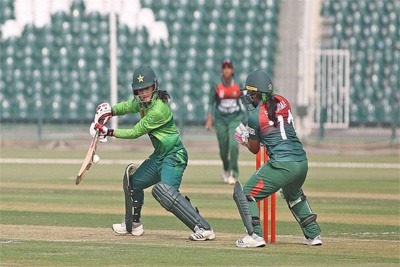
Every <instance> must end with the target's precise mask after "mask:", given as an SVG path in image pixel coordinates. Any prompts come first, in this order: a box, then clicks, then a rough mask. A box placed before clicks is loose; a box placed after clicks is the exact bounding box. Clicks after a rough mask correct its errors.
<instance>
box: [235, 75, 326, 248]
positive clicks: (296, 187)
mask: <svg viewBox="0 0 400 267" xmlns="http://www.w3.org/2000/svg"><path fill="white" fill-rule="evenodd" d="M243 93H244V95H243V97H242V100H243V103H244V104H245V105H247V108H248V110H249V111H251V113H250V115H249V120H248V126H247V127H245V126H244V125H240V126H238V127H237V129H236V133H235V139H236V140H237V141H238V143H240V144H242V145H244V146H246V147H247V148H248V149H249V150H250V152H252V153H254V154H257V152H258V151H259V149H260V144H262V145H264V146H266V147H267V148H268V156H269V160H268V162H267V163H265V164H264V165H263V166H261V168H260V169H259V170H258V171H256V172H255V173H254V174H253V175H252V176H251V177H250V179H249V180H248V181H247V182H246V184H245V185H244V187H243V188H242V185H241V184H240V183H239V182H236V184H235V188H234V193H233V198H234V200H235V202H236V205H237V207H238V209H239V213H240V216H241V218H242V220H243V223H244V225H245V227H246V230H247V235H246V236H245V237H244V238H243V239H239V240H237V241H236V246H238V247H262V246H265V241H264V238H263V232H262V229H261V226H260V219H259V213H258V208H257V204H256V202H258V201H261V200H263V199H264V198H266V197H268V196H269V195H271V194H272V193H274V192H277V191H278V190H279V189H282V190H281V195H282V197H283V198H284V199H285V200H286V203H287V204H288V207H289V209H290V211H291V212H292V214H293V216H294V217H295V218H296V220H297V222H298V223H299V224H300V227H301V229H302V231H303V234H304V240H303V244H305V245H310V246H317V245H321V244H322V241H321V237H320V234H321V230H320V228H319V226H318V224H317V222H316V219H317V215H316V214H314V213H313V211H312V210H311V207H310V205H309V203H308V201H307V198H306V196H305V195H304V193H303V190H302V186H303V183H304V181H305V179H306V176H307V171H308V162H307V157H306V153H305V151H304V150H303V146H302V144H301V142H300V140H299V139H298V138H297V136H296V132H295V129H294V125H293V116H292V113H291V111H290V104H289V102H288V101H287V100H286V99H285V98H284V97H283V96H281V95H278V94H274V93H273V86H272V82H271V79H270V77H269V76H268V75H267V73H265V72H264V71H260V70H257V71H254V72H252V73H250V74H249V75H248V77H247V79H246V85H245V89H244V91H243Z"/></svg>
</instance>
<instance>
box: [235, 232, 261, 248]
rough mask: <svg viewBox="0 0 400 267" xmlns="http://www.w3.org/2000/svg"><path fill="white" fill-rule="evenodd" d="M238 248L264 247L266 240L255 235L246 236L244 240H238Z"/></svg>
mask: <svg viewBox="0 0 400 267" xmlns="http://www.w3.org/2000/svg"><path fill="white" fill-rule="evenodd" d="M236 246H237V247H239V248H257V247H264V246H265V240H264V238H262V237H261V236H259V235H257V234H255V233H253V234H252V235H246V236H245V237H244V238H242V239H238V240H236Z"/></svg>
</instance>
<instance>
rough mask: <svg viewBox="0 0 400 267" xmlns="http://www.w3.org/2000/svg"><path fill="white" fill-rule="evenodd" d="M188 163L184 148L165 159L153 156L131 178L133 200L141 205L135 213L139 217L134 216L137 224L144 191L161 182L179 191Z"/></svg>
mask: <svg viewBox="0 0 400 267" xmlns="http://www.w3.org/2000/svg"><path fill="white" fill-rule="evenodd" d="M187 161H188V155H187V151H186V149H184V148H182V149H180V150H178V151H176V152H174V153H171V154H169V155H167V156H166V157H165V158H163V157H160V156H158V155H156V154H152V155H150V157H149V158H148V159H146V160H145V161H144V162H143V163H142V164H141V165H140V166H139V168H138V169H137V170H136V172H134V173H133V174H132V175H131V176H130V177H129V178H130V184H131V186H132V189H133V194H132V200H133V202H137V203H139V207H137V210H136V212H135V213H136V214H137V215H136V216H134V221H135V222H138V221H139V220H140V214H141V208H142V205H143V201H144V191H143V190H144V189H146V188H148V187H150V186H152V185H155V184H157V183H159V182H163V183H166V184H168V185H170V186H171V187H173V188H174V189H176V190H179V187H180V185H181V182H182V176H183V172H184V171H185V169H186V166H187Z"/></svg>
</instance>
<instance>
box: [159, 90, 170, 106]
mask: <svg viewBox="0 0 400 267" xmlns="http://www.w3.org/2000/svg"><path fill="white" fill-rule="evenodd" d="M157 94H158V97H159V98H160V99H161V100H162V101H163V102H164V103H168V99H170V98H171V96H170V95H169V94H168V93H167V91H165V90H157Z"/></svg>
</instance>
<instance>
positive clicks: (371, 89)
mask: <svg viewBox="0 0 400 267" xmlns="http://www.w3.org/2000/svg"><path fill="white" fill-rule="evenodd" d="M321 14H322V16H326V17H328V16H329V17H333V18H334V24H333V26H334V34H333V43H332V48H335V49H348V50H350V53H351V59H350V64H351V78H350V79H351V81H350V83H351V102H352V103H351V115H350V117H351V123H352V124H364V125H370V124H375V125H376V124H377V125H379V124H388V123H390V122H391V120H392V116H393V115H396V114H397V115H398V114H399V112H400V111H399V102H400V80H399V79H400V78H399V77H400V75H399V73H400V72H399V65H400V37H399V35H400V34H399V30H398V29H399V28H400V22H399V21H400V17H399V14H400V2H399V1H391V0H387V1H338V0H324V1H323V8H322V11H321Z"/></svg>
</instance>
